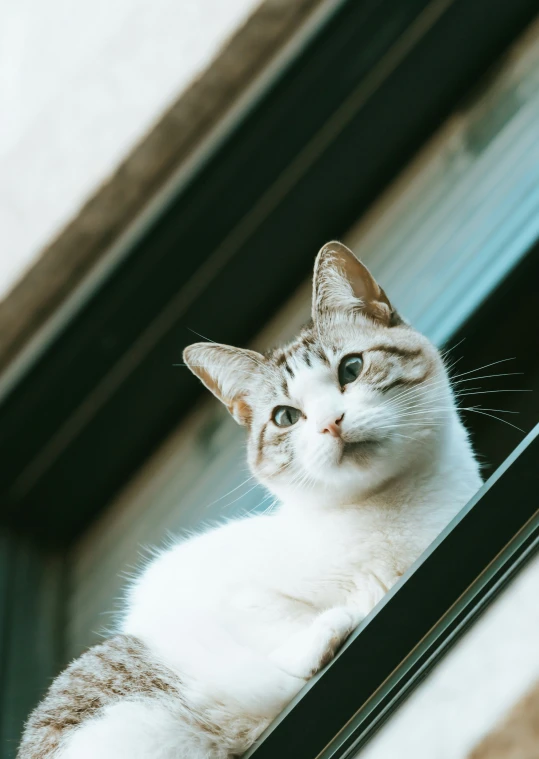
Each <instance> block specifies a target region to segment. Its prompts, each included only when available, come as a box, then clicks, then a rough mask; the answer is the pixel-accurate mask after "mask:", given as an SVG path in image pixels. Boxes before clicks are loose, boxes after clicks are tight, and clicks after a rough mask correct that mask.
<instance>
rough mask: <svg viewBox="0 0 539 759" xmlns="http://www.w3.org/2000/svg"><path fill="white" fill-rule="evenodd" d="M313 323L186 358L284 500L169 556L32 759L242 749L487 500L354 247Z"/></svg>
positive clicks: (44, 732)
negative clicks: (269, 342) (282, 338)
mask: <svg viewBox="0 0 539 759" xmlns="http://www.w3.org/2000/svg"><path fill="white" fill-rule="evenodd" d="M356 265H357V267H360V268H356ZM361 288H363V289H361ZM313 318H314V325H313V327H310V328H308V329H306V330H304V332H303V333H302V334H301V335H300V336H299V338H298V339H297V340H296V341H295V342H294V343H292V344H290V345H289V346H287V347H286V348H285V349H284V350H280V351H275V352H274V353H272V354H271V355H270V356H268V357H262V356H260V355H259V354H255V353H253V352H250V351H239V350H236V349H232V348H227V347H224V346H218V345H208V344H199V345H197V346H192V347H191V348H190V349H188V351H187V352H186V360H187V362H188V363H189V364H190V366H191V368H192V369H193V371H195V373H197V374H198V375H199V376H200V377H201V379H202V380H203V381H204V382H205V384H206V385H207V386H208V387H209V388H210V389H211V390H212V391H213V392H214V393H215V394H216V395H218V396H219V397H220V398H221V400H223V401H224V402H225V403H226V404H227V405H228V406H229V408H230V409H231V411H232V413H233V414H234V416H235V417H236V418H237V419H238V420H239V421H241V422H242V423H244V424H246V425H247V426H248V427H249V432H250V436H249V461H250V465H251V468H252V469H253V471H254V472H255V474H256V475H257V476H258V478H259V479H260V480H262V481H263V482H265V484H267V485H268V487H269V488H271V490H273V492H275V493H276V495H277V496H278V497H279V498H280V500H281V505H280V506H279V508H278V509H276V510H274V511H272V512H271V513H270V514H266V515H258V516H250V517H247V518H244V519H241V520H235V521H231V522H228V523H227V524H225V525H223V526H220V527H217V528H213V529H212V530H209V531H207V532H205V533H203V534H201V535H199V536H196V537H194V538H190V539H189V540H185V541H183V542H179V543H178V544H177V545H175V546H173V547H172V548H170V549H168V550H166V551H164V552H163V553H162V554H160V555H159V556H158V557H157V558H156V559H155V560H154V561H153V562H152V563H151V564H150V566H149V567H148V568H147V569H146V570H145V572H144V573H143V574H142V575H141V576H140V577H139V578H138V580H137V581H136V582H135V583H134V584H133V585H132V587H131V589H130V591H129V595H128V601H127V611H126V614H125V617H124V619H123V622H122V624H121V628H120V635H119V636H117V637H116V638H114V639H112V641H110V642H108V643H105V644H103V645H102V646H101V647H98V648H97V649H92V650H91V651H90V652H88V653H87V654H85V655H84V656H83V657H81V659H79V660H78V661H77V662H75V663H74V664H72V665H71V666H70V668H68V670H67V671H66V672H65V673H64V674H63V675H62V676H61V677H60V678H58V680H57V681H56V683H55V684H53V686H52V688H51V690H50V692H49V694H48V696H47V697H46V699H45V701H44V702H43V703H42V704H41V705H40V707H38V709H37V710H36V711H35V712H34V714H33V715H32V716H31V718H30V720H29V723H28V726H27V730H26V734H25V738H24V740H23V743H22V745H21V749H20V753H19V757H20V759H38V757H39V759H45V758H47V759H53V758H54V759H90V757H99V759H128V758H129V759H150V757H151V759H180V758H181V759H203V758H204V759H210V758H211V759H228V757H231V756H235V755H239V754H241V753H242V752H244V751H245V750H246V749H247V748H248V747H249V746H250V745H251V744H252V743H253V741H254V740H255V739H256V738H257V737H258V735H259V734H260V733H261V732H262V730H263V729H264V728H265V727H266V726H267V725H268V724H269V723H270V722H271V721H272V719H273V718H274V717H275V716H276V715H277V714H278V713H279V711H280V710H281V709H282V708H283V707H284V706H285V705H286V704H287V703H288V702H289V701H290V699H291V698H292V697H293V696H294V695H295V694H296V693H297V692H298V691H299V690H300V689H301V687H302V686H303V685H304V684H305V682H306V681H307V680H308V679H309V678H310V677H311V676H312V675H313V674H314V673H315V672H317V671H318V670H319V669H320V668H321V667H322V666H323V665H324V664H325V663H327V662H328V661H329V660H330V659H331V658H332V656H333V655H334V653H335V652H336V650H337V648H338V647H339V646H340V645H341V644H342V642H343V641H344V640H345V639H346V637H347V635H348V634H349V633H350V631H351V630H352V629H353V628H354V627H355V626H356V625H357V624H358V623H359V622H360V621H361V620H362V619H363V618H364V617H365V616H366V615H367V614H368V613H369V612H370V611H371V610H372V608H373V607H374V606H375V605H376V603H377V602H378V601H379V600H380V599H381V598H382V596H383V595H384V593H385V592H387V590H388V589H389V588H390V587H392V585H394V583H395V582H396V581H397V580H398V578H399V577H400V576H401V575H402V574H403V573H404V572H405V571H406V570H407V569H408V568H409V566H410V565H411V564H412V563H413V562H414V561H415V559H417V558H418V556H419V555H420V554H421V552H422V551H423V550H424V549H425V548H427V546H428V545H429V544H430V543H431V542H432V540H433V539H434V538H435V537H436V535H438V533H439V532H440V531H441V530H442V529H443V527H445V526H446V525H447V524H448V522H449V521H450V520H451V519H452V518H453V517H454V516H455V515H456V513H457V512H458V511H459V510H460V508H462V506H464V505H465V503H466V502H467V500H468V499H469V498H470V497H471V495H473V493H474V492H475V491H476V490H477V488H478V486H479V484H480V478H479V473H478V467H477V464H476V462H475V460H474V457H473V455H472V452H471V449H470V445H469V442H468V438H467V435H466V432H465V430H464V428H463V426H462V424H461V422H460V420H459V418H458V414H457V411H456V408H455V406H454V402H453V398H452V393H451V390H450V387H449V382H448V379H447V375H446V372H445V369H444V367H443V364H442V362H441V359H440V357H439V355H438V353H437V351H436V350H435V349H434V348H433V346H432V345H431V344H430V343H429V342H428V341H427V340H426V339H425V338H423V337H422V336H421V335H419V334H418V333H417V332H415V331H414V330H412V329H411V328H410V327H408V326H407V325H405V324H403V323H402V322H401V321H400V319H399V318H398V317H397V316H396V314H395V313H394V311H393V310H392V308H391V306H390V305H389V302H388V301H387V298H386V296H385V294H384V293H383V291H381V290H380V289H379V288H378V287H377V285H376V283H374V281H373V280H372V278H370V275H369V274H368V272H366V270H365V269H364V267H361V264H358V262H357V261H356V260H355V259H354V258H353V257H352V256H351V254H350V253H349V252H348V251H347V250H346V249H344V247H343V246H340V245H339V244H338V243H333V244H330V245H328V246H326V247H325V248H324V249H323V250H322V252H321V254H320V256H319V259H318V267H317V270H316V271H315V293H314V305H313ZM343 367H344V368H343ZM287 401H288V402H289V403H294V405H293V406H292V405H290V406H289V405H284V404H286V402H287ZM122 673H123V675H122ZM137 684H138V685H137Z"/></svg>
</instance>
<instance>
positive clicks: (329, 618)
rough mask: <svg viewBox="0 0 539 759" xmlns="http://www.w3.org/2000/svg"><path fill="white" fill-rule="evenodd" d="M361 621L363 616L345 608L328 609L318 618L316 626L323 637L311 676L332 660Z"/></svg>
mask: <svg viewBox="0 0 539 759" xmlns="http://www.w3.org/2000/svg"><path fill="white" fill-rule="evenodd" d="M363 619H364V615H363V614H361V613H360V612H357V611H355V610H353V609H350V608H348V607H346V606H336V607H334V608H332V609H328V610H327V611H324V612H323V613H322V614H321V615H320V616H319V617H318V619H317V620H316V624H317V626H319V628H320V634H321V636H323V644H322V645H321V648H320V658H319V661H318V663H317V665H316V667H315V668H314V671H313V672H312V673H311V674H315V672H317V671H318V670H319V669H322V667H324V666H325V665H326V664H328V663H329V662H330V661H331V660H332V659H333V657H334V656H335V654H336V653H337V651H338V650H339V649H340V647H341V646H342V645H343V643H344V642H345V641H346V639H347V638H348V636H349V635H350V633H352V632H353V631H354V630H355V628H356V627H357V626H358V625H359V623H360V622H361V621H362V620H363ZM320 642H322V639H321V641H320Z"/></svg>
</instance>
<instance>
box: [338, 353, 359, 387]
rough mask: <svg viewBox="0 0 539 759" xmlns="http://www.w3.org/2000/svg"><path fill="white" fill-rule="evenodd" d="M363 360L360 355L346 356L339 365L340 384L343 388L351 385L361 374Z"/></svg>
mask: <svg viewBox="0 0 539 759" xmlns="http://www.w3.org/2000/svg"><path fill="white" fill-rule="evenodd" d="M362 369H363V359H362V357H361V356H359V355H355V356H345V357H344V358H343V360H342V361H341V363H340V364H339V384H340V386H341V387H344V386H345V385H349V384H350V383H351V382H353V381H354V380H355V379H357V378H358V377H359V375H360V374H361V370H362Z"/></svg>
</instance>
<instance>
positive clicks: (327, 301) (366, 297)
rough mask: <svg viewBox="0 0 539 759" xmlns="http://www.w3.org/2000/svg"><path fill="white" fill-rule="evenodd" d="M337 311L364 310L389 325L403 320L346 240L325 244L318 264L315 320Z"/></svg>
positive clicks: (314, 295) (367, 314) (391, 325)
mask: <svg viewBox="0 0 539 759" xmlns="http://www.w3.org/2000/svg"><path fill="white" fill-rule="evenodd" d="M335 311H340V312H349V313H352V314H353V313H363V314H365V315H366V316H369V317H370V318H371V319H374V320H375V321H377V322H379V323H381V324H383V325H385V326H387V327H393V326H396V325H397V324H400V323H402V322H401V319H400V318H399V316H398V314H397V312H396V311H395V309H394V308H393V306H392V305H391V303H390V302H389V298H388V297H387V295H386V294H385V292H384V291H383V290H382V288H381V287H380V285H379V284H378V283H377V282H376V280H375V279H374V277H373V276H372V274H371V273H370V271H369V270H368V269H367V267H366V266H365V265H364V264H362V263H361V261H358V259H357V258H356V257H355V256H354V254H353V253H352V251H351V250H350V249H349V248H347V247H346V245H343V243H342V242H328V243H327V244H326V245H324V247H323V248H322V249H321V250H320V251H319V253H318V255H317V257H316V261H315V264H314V276H313V303H312V317H313V321H315V322H318V323H320V322H321V321H323V319H324V317H326V316H328V315H330V314H331V313H333V312H335Z"/></svg>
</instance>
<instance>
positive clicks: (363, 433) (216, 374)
mask: <svg viewBox="0 0 539 759" xmlns="http://www.w3.org/2000/svg"><path fill="white" fill-rule="evenodd" d="M184 359H185V362H186V364H187V365H188V366H189V367H190V368H191V370H192V371H193V372H194V373H195V374H196V375H197V376H198V377H199V378H200V379H201V380H202V382H203V383H204V384H205V385H206V387H208V388H209V390H211V391H212V393H214V394H215V395H216V396H217V397H218V398H219V399H220V400H221V401H222V402H223V403H225V404H226V406H227V407H228V409H229V410H230V412H231V413H232V415H233V416H234V418H235V419H236V420H237V421H238V422H239V423H240V424H243V425H245V426H246V428H247V430H248V435H249V442H248V458H249V464H250V466H251V469H252V470H253V472H254V473H255V474H256V476H257V477H258V478H259V479H260V480H261V481H262V482H264V484H266V485H267V486H268V487H269V488H270V489H271V490H272V491H273V492H274V493H276V494H277V495H278V496H279V497H281V498H283V499H285V500H290V498H292V497H293V498H295V499H299V500H304V499H305V500H308V501H316V500H318V499H322V500H326V499H327V498H328V497H331V498H332V499H337V500H338V501H341V502H347V501H350V499H353V498H354V497H355V496H357V495H358V494H360V493H362V492H365V490H369V489H372V488H376V487H378V486H380V485H381V484H382V483H383V482H384V481H387V480H388V479H390V478H393V477H395V476H397V475H398V474H399V473H400V472H402V471H403V470H404V469H406V468H407V467H410V466H412V465H414V464H418V463H420V462H421V461H425V460H427V459H428V457H429V456H431V455H432V454H433V451H434V449H435V447H436V446H437V445H438V444H439V441H440V439H441V438H442V437H443V426H444V419H446V418H447V417H446V415H445V414H443V413H442V414H441V413H440V409H451V408H452V407H453V401H452V394H451V389H450V386H449V381H448V378H447V374H446V370H445V367H444V365H443V362H442V360H441V358H440V355H439V353H438V351H437V350H436V348H434V346H433V345H432V344H431V343H430V342H429V341H428V340H427V339H426V338H425V337H424V336H423V335H421V334H420V333H419V332H417V331H416V330H414V329H413V328H412V327H410V326H409V325H408V324H406V323H405V322H403V320H402V319H401V318H400V317H399V316H398V314H397V313H396V311H395V309H394V308H393V307H392V305H391V303H390V302H389V300H388V298H387V296H386V294H385V293H384V291H383V290H382V288H381V287H380V286H379V285H378V284H377V283H376V282H375V280H374V279H373V277H372V275H371V274H370V273H369V271H368V270H367V268H366V267H365V266H364V265H363V264H362V263H360V262H359V261H358V260H357V259H356V258H355V256H354V255H353V253H352V252H351V251H350V250H349V249H348V248H347V247H346V246H344V245H343V244H342V243H338V242H332V243H328V244H327V245H325V246H324V247H323V248H322V250H321V251H320V252H319V254H318V256H317V259H316V263H315V268H314V278H313V299H312V324H310V325H309V326H307V327H305V328H304V329H303V330H302V331H301V333H300V334H299V335H298V337H297V338H296V339H295V340H294V341H293V342H291V343H290V344H288V345H286V346H284V347H283V348H277V349H276V350H273V351H271V352H269V353H268V354H267V355H262V354H260V353H256V352H255V351H251V350H244V349H241V348H233V347H230V346H227V345H220V344H216V343H196V344H194V345H190V346H189V347H188V348H186V350H185V352H184Z"/></svg>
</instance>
